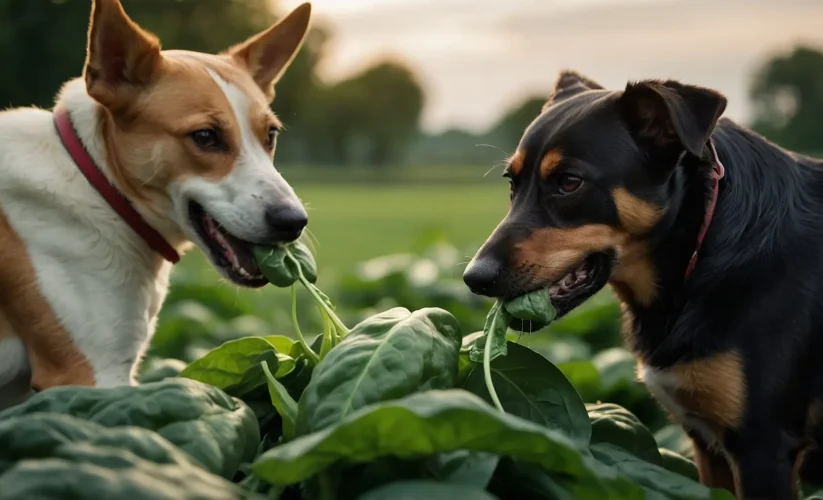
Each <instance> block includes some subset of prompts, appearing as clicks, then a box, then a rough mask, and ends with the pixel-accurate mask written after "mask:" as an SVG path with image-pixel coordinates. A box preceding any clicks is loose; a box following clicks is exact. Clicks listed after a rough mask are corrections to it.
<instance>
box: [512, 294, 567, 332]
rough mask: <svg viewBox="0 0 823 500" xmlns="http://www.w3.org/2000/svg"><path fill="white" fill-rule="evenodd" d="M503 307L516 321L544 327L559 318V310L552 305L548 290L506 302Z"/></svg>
mask: <svg viewBox="0 0 823 500" xmlns="http://www.w3.org/2000/svg"><path fill="white" fill-rule="evenodd" d="M503 307H505V308H506V311H508V313H509V314H511V315H512V316H513V317H514V318H516V319H519V320H522V321H533V322H535V323H540V324H543V325H548V324H549V323H551V322H552V320H554V317H555V316H557V310H556V309H555V308H554V306H553V305H552V301H551V298H550V297H549V289H548V288H542V289H540V290H535V291H534V292H532V293H528V294H526V295H521V296H520V297H517V298H515V299H512V300H509V301H507V302H504V303H503Z"/></svg>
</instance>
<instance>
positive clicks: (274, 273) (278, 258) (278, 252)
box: [252, 246, 298, 288]
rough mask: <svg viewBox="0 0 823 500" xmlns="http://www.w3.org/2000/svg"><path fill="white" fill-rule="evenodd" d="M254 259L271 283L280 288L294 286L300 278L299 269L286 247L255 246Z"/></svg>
mask: <svg viewBox="0 0 823 500" xmlns="http://www.w3.org/2000/svg"><path fill="white" fill-rule="evenodd" d="M252 252H253V253H254V260H255V262H256V263H257V267H259V268H260V272H262V273H263V276H265V277H266V279H267V280H269V283H271V284H272V285H274V286H276V287H279V288H288V287H290V286H292V285H293V284H294V283H295V282H296V281H297V278H298V273H297V269H296V267H295V265H294V263H293V262H292V260H291V259H289V256H288V253H287V252H286V247H284V246H277V247H274V248H267V247H254V248H253V249H252Z"/></svg>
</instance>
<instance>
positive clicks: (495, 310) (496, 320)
mask: <svg viewBox="0 0 823 500" xmlns="http://www.w3.org/2000/svg"><path fill="white" fill-rule="evenodd" d="M510 319H511V316H510V315H509V313H508V312H506V309H505V308H504V307H503V306H502V305H501V304H500V302H499V301H498V302H495V303H494V305H493V306H492V307H491V309H489V314H487V315H486V325H485V326H484V327H483V332H484V334H485V335H484V336H483V337H482V338H480V339H477V340H475V341H474V343H473V344H472V347H471V350H470V351H469V356H470V358H471V360H472V361H474V362H475V363H482V362H483V351H484V350H485V348H486V336H490V337H491V350H490V358H491V359H492V360H494V359H495V358H497V357H499V356H505V355H506V347H507V346H506V332H507V331H508V330H509V321H510Z"/></svg>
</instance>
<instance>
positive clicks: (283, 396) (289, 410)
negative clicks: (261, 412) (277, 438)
mask: <svg viewBox="0 0 823 500" xmlns="http://www.w3.org/2000/svg"><path fill="white" fill-rule="evenodd" d="M260 366H261V368H262V369H263V373H265V375H266V382H267V383H268V386H269V397H271V402H272V404H273V405H274V407H275V408H277V413H279V414H280V418H282V419H283V438H284V439H285V440H286V441H288V440H290V439H292V438H293V437H294V428H295V422H296V421H297V401H295V400H294V399H292V397H291V396H290V395H289V391H288V390H287V389H286V388H285V387H284V386H283V384H281V383H280V382H278V381H277V379H276V378H274V376H273V375H272V374H271V371H269V367H268V365H266V363H265V362H263V363H261V364H260Z"/></svg>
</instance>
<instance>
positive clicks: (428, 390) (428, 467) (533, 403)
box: [0, 244, 732, 500]
mask: <svg viewBox="0 0 823 500" xmlns="http://www.w3.org/2000/svg"><path fill="white" fill-rule="evenodd" d="M255 256H256V259H257V260H258V264H259V265H260V267H261V269H262V270H263V272H264V273H265V274H266V276H267V277H268V279H269V280H270V282H271V283H273V284H275V285H277V286H279V287H283V288H286V289H290V291H291V304H290V305H291V307H290V309H291V310H290V311H286V312H287V313H288V316H289V317H288V320H289V321H287V322H286V323H285V324H286V325H288V324H290V325H291V330H292V332H288V333H289V334H290V335H289V336H284V335H275V334H273V333H275V332H277V331H278V330H274V331H272V330H271V329H267V328H266V325H265V324H262V325H261V324H260V323H258V322H254V321H249V320H248V318H249V315H248V311H245V310H244V309H243V307H242V306H238V307H235V308H234V309H231V307H229V306H230V304H229V303H228V302H226V303H225V304H224V306H225V307H224V310H225V311H228V312H229V313H230V315H229V316H227V317H218V313H217V312H215V311H216V309H210V308H203V307H200V306H199V305H197V304H199V302H191V303H188V302H187V301H186V299H185V298H181V301H179V302H177V304H176V305H177V306H179V307H178V312H180V314H179V315H178V316H177V318H178V319H177V321H178V323H176V324H172V325H171V326H170V328H173V329H171V330H167V333H166V334H165V335H164V336H163V338H161V339H160V342H161V345H163V346H164V348H163V349H162V350H161V352H163V353H164V356H165V357H164V358H159V359H152V360H150V362H148V363H146V365H145V367H144V370H143V372H142V373H141V380H143V381H144V385H142V386H139V387H127V388H118V389H87V388H57V389H50V390H47V391H44V392H43V393H41V394H38V395H36V396H34V397H33V398H32V399H30V400H29V401H28V402H26V403H24V404H22V405H20V406H17V407H13V408H11V409H9V410H7V411H5V412H3V413H0V450H4V451H0V499H6V498H9V499H17V498H20V499H24V498H37V497H42V496H49V495H51V496H54V492H56V491H60V492H63V491H65V492H68V493H66V494H68V495H72V496H74V497H78V498H115V499H117V498H121V497H126V496H129V497H130V498H131V499H137V498H182V499H187V498H226V499H231V498H257V497H266V498H283V499H299V498H306V499H323V500H325V499H331V498H335V499H338V498H339V499H342V500H346V499H349V498H352V499H353V498H365V499H382V498H386V499H389V498H391V499H395V498H420V497H431V498H433V499H437V498H446V496H447V495H448V497H449V498H469V499H475V498H476V499H490V498H546V499H556V498H561V499H573V498H621V499H622V498H627V499H632V498H637V499H642V498H671V499H701V498H706V499H715V498H717V499H720V498H732V497H731V495H730V494H728V492H724V491H720V490H712V489H710V488H707V487H705V486H702V485H700V484H699V483H698V482H696V480H695V467H694V464H693V463H692V462H691V461H690V460H689V459H688V458H686V457H684V456H683V453H685V452H686V451H687V450H686V446H685V441H684V439H685V438H684V435H682V431H681V434H678V433H677V430H678V429H677V428H672V427H667V428H662V429H660V428H655V429H654V430H657V431H658V432H657V434H653V433H652V430H650V429H649V428H647V427H646V426H644V425H643V423H642V422H643V419H641V418H638V417H637V416H635V414H634V412H633V411H632V409H633V408H641V407H642V405H643V404H645V402H647V401H649V399H648V397H647V396H645V393H644V392H642V391H641V390H640V389H638V388H637V387H636V383H635V382H634V380H633V378H632V374H631V370H630V366H629V364H628V363H629V362H630V356H628V353H627V352H625V351H624V350H622V349H618V348H613V343H610V342H611V341H610V340H608V339H610V338H611V337H612V335H613V333H614V331H613V330H612V328H613V324H614V323H616V321H617V316H616V314H615V309H614V308H613V305H614V304H613V302H611V301H609V298H608V297H605V298H604V297H603V296H598V297H595V298H594V299H593V301H592V302H591V303H587V304H586V305H584V306H583V307H582V310H583V312H582V313H578V312H573V313H572V314H570V315H569V316H567V317H566V318H564V319H562V320H559V321H557V322H554V323H552V320H553V319H554V314H555V311H554V309H553V308H552V307H551V303H550V301H549V297H548V291H546V290H540V291H537V292H535V293H534V294H530V295H528V296H524V297H520V298H518V299H515V300H514V301H509V302H505V303H501V302H498V303H495V304H493V305H492V307H491V309H490V310H488V314H487V315H486V321H485V327H484V328H483V330H482V331H476V332H474V333H470V334H468V335H464V334H463V329H462V328H461V324H462V323H463V321H462V318H464V317H465V318H472V319H471V320H470V321H469V322H468V324H469V325H470V326H471V327H472V330H473V329H474V328H475V325H476V324H477V323H478V320H477V318H482V317H483V315H482V311H483V308H484V307H487V305H486V303H485V302H482V301H476V299H475V298H473V297H472V296H470V294H468V295H466V294H465V291H464V290H463V289H462V288H461V289H460V290H459V291H458V289H457V288H455V289H454V293H451V292H449V293H443V290H445V288H440V289H438V286H440V285H442V282H439V283H440V285H438V280H437V278H436V276H435V278H434V281H432V280H431V279H430V278H431V276H432V273H433V274H434V275H438V274H440V271H439V270H437V269H438V268H437V266H438V265H439V264H437V262H438V258H437V257H436V255H434V254H430V255H429V256H427V257H425V258H423V259H420V260H415V259H414V258H412V257H410V258H409V259H411V260H410V261H409V262H412V265H413V267H414V268H415V271H414V272H413V273H411V274H409V273H400V274H398V273H396V272H394V271H391V272H388V271H387V272H385V273H383V274H382V276H383V277H382V278H377V279H376V281H373V282H371V284H369V285H368V287H372V288H369V290H371V291H370V292H369V293H372V292H373V291H374V290H389V289H391V287H390V286H388V285H387V283H388V282H386V283H384V282H382V281H381V280H383V279H386V280H388V281H392V280H394V281H393V282H394V283H395V284H394V285H391V286H396V290H397V291H398V292H397V293H398V294H394V292H391V293H390V294H388V295H387V296H384V297H383V298H382V301H381V302H380V303H381V306H380V307H379V309H381V310H382V311H378V310H376V308H372V307H370V308H360V309H358V311H357V312H356V313H354V314H352V312H351V311H349V314H348V315H344V317H346V318H351V317H358V321H357V322H356V323H354V322H353V323H352V324H354V326H353V327H351V328H349V327H348V326H347V325H346V323H345V322H344V321H343V320H342V319H341V317H340V315H339V314H338V310H337V308H336V307H335V306H334V305H333V303H332V301H331V300H330V299H329V297H328V296H327V295H326V294H325V293H324V292H323V291H321V290H320V289H319V288H318V287H317V285H316V280H317V272H316V264H315V262H314V258H313V256H312V255H311V252H309V250H308V249H307V248H306V247H305V246H303V245H302V244H293V245H288V246H285V247H280V248H275V249H263V248H260V249H256V250H255ZM384 264H385V265H384V267H385V268H386V269H391V268H392V266H391V265H388V264H386V263H384ZM444 265H445V264H444ZM432 266H434V267H432ZM384 270H385V269H384ZM379 274H380V273H375V274H374V275H375V276H376V275H379ZM401 275H402V279H401V278H400V277H399V276H401ZM345 283H346V280H344V286H348V285H345ZM363 283H364V282H361V283H360V285H363ZM349 284H351V282H349ZM360 285H358V286H360ZM364 286H365V285H364ZM368 287H366V288H368ZM298 288H302V289H304V290H305V291H306V293H307V294H308V297H310V301H308V302H309V305H310V306H311V307H309V308H307V307H305V304H303V303H300V302H298V300H297V299H298V295H297V289H298ZM463 288H464V287H463ZM192 289H196V287H192ZM364 289H365V288H364ZM345 290H346V289H343V291H345ZM409 290H412V291H413V292H412V293H416V292H421V294H420V296H417V297H412V296H406V297H405V298H404V296H403V294H407V293H409ZM201 292H202V290H197V293H201ZM378 293H382V292H378ZM344 295H347V294H344ZM353 295H356V293H353ZM347 300H350V298H349V299H347ZM429 300H430V301H431V302H432V303H436V304H443V303H446V304H449V307H448V308H446V307H427V306H426V302H427V301H429ZM404 302H405V303H410V302H414V303H416V304H417V305H419V307H409V306H408V305H406V304H403V305H398V304H401V303H404ZM451 308H454V310H455V311H457V312H458V314H459V316H456V315H455V314H452V312H451ZM312 309H316V310H317V311H318V312H319V318H320V321H319V322H317V321H315V322H312V323H311V324H312V326H311V328H306V330H307V331H309V330H310V329H312V330H313V329H314V328H316V325H322V326H321V327H320V328H319V330H320V331H319V332H318V331H317V330H315V331H314V332H313V333H315V335H307V334H304V332H303V331H301V326H305V325H307V324H309V321H308V319H309V318H307V317H306V315H305V313H307V312H312ZM549 323H551V325H550V326H549V327H548V328H544V334H543V335H541V336H539V337H538V336H533V337H521V336H520V334H518V333H515V332H513V331H512V330H510V328H509V327H510V326H514V327H515V329H516V330H518V331H532V330H535V329H537V328H543V327H545V325H547V324H549ZM186 325H188V326H186ZM228 325H232V326H230V327H227V326H228ZM189 327H191V328H193V329H194V331H195V333H192V331H189V330H187V328H189ZM477 328H478V329H479V326H478V327H477ZM472 330H469V331H472ZM279 331H280V332H281V333H282V332H283V330H282V329H281V330H279ZM242 332H246V333H245V334H242ZM178 335H179V337H178ZM543 339H548V340H543ZM215 344H217V346H216V347H215V346H214V345H215ZM604 346H608V347H610V348H611V350H603V349H602V348H603V347H604ZM195 354H196V355H195ZM182 360H187V361H190V362H188V363H186V362H185V361H182ZM581 394H584V395H585V396H586V398H585V400H586V401H592V400H593V398H600V397H603V396H618V397H619V398H624V399H623V401H629V402H631V403H632V405H633V406H632V409H629V408H625V407H622V406H618V405H616V404H589V405H587V404H585V403H584V398H581ZM604 399H605V398H604ZM607 400H609V401H612V400H613V399H607ZM72 465H74V466H76V469H74V470H75V472H74V473H73V472H71V471H72V470H73V469H71V466H72ZM75 478H76V481H75V480H74V479H75ZM78 481H80V482H78ZM61 494H62V493H61Z"/></svg>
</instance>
